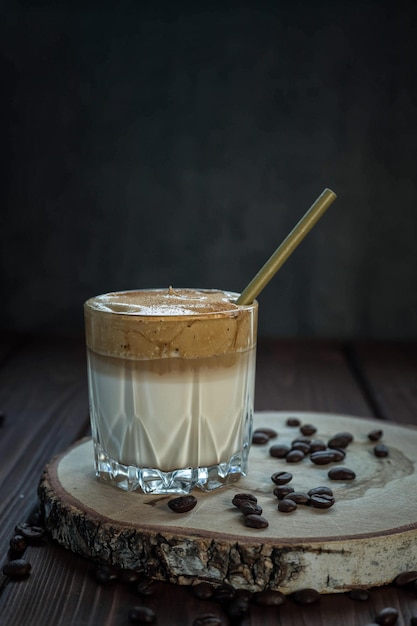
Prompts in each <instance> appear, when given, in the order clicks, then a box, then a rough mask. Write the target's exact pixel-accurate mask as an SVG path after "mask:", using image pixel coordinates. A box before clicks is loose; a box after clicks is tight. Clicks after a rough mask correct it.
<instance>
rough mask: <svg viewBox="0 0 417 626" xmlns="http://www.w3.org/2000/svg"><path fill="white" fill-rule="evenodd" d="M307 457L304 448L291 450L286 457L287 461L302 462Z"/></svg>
mask: <svg viewBox="0 0 417 626" xmlns="http://www.w3.org/2000/svg"><path fill="white" fill-rule="evenodd" d="M304 457H305V454H304V452H302V450H290V451H289V452H288V454H287V456H286V457H285V460H286V461H287V463H300V461H302V460H303V459H304Z"/></svg>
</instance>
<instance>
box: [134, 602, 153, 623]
mask: <svg viewBox="0 0 417 626" xmlns="http://www.w3.org/2000/svg"><path fill="white" fill-rule="evenodd" d="M129 621H130V622H131V623H132V624H155V622H156V613H155V611H153V610H152V609H150V608H149V607H147V606H135V607H133V609H130V611H129Z"/></svg>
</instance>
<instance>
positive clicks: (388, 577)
mask: <svg viewBox="0 0 417 626" xmlns="http://www.w3.org/2000/svg"><path fill="white" fill-rule="evenodd" d="M296 415H297V416H298V417H300V419H301V420H302V422H303V423H313V424H314V425H315V426H316V427H317V433H316V434H315V435H314V438H320V439H323V440H324V441H327V440H328V439H329V438H330V437H331V436H333V435H334V434H336V433H337V432H340V431H349V432H351V433H352V434H353V435H354V442H353V443H352V444H350V446H349V447H348V449H347V454H346V458H345V460H344V462H343V463H341V464H339V465H345V466H346V467H349V468H351V469H353V470H354V471H355V473H356V479H355V480H353V481H349V482H339V481H337V482H336V481H331V480H330V479H329V478H328V477H327V473H328V470H329V468H330V467H332V466H334V464H333V465H331V466H316V465H314V464H313V463H312V462H311V461H310V460H309V458H305V459H304V460H303V461H302V462H301V463H298V464H290V463H287V462H286V461H285V459H284V460H282V459H276V458H272V457H271V456H270V455H269V447H270V445H272V444H273V443H277V442H281V443H284V442H286V443H290V442H291V441H292V440H293V439H294V438H295V437H296V436H298V435H300V432H299V429H298V428H289V427H287V426H286V425H285V422H286V419H287V418H288V417H289V416H295V414H293V413H292V414H289V413H284V412H274V413H271V412H265V413H257V414H256V415H255V424H254V425H255V428H259V427H265V426H268V427H270V428H274V429H276V430H277V431H278V433H279V436H278V438H277V439H275V440H272V441H271V442H270V443H268V444H266V445H256V446H255V445H253V446H252V448H251V452H250V466H249V475H248V477H247V478H244V479H241V480H240V481H239V482H237V483H235V484H233V485H231V486H228V487H225V488H223V489H220V490H217V491H215V492H212V493H203V492H201V491H199V490H196V491H195V492H194V495H195V496H196V497H197V499H198V503H197V506H196V507H195V508H194V509H193V510H192V511H190V512H189V513H185V514H178V513H174V512H172V511H171V510H170V509H169V508H168V506H167V502H168V501H169V500H170V499H171V497H172V496H149V495H148V496H145V495H143V494H142V493H139V492H134V493H128V492H125V491H123V490H121V489H118V488H116V487H113V486H111V485H108V484H104V483H101V482H99V481H98V479H97V478H96V477H95V473H94V469H93V460H92V459H93V447H92V442H91V440H84V441H82V442H79V443H77V444H76V445H75V446H73V447H72V448H70V449H69V450H67V451H66V452H64V453H63V454H62V455H60V456H59V457H57V458H55V459H54V460H52V462H51V463H50V464H49V465H48V466H47V467H46V469H45V471H44V474H43V477H42V480H41V483H40V487H39V493H40V497H41V501H42V503H43V505H44V508H45V519H46V525H47V528H48V529H49V531H50V533H51V534H52V537H53V538H54V539H55V540H56V541H58V543H60V544H61V545H62V546H64V547H66V548H69V549H70V550H72V551H74V552H76V553H78V554H81V555H83V556H85V557H87V558H90V559H94V560H99V561H100V562H103V563H108V564H110V565H114V566H117V567H123V568H133V569H137V570H142V571H143V572H144V573H145V574H146V575H147V576H150V577H152V578H155V579H159V580H165V581H170V582H175V583H179V584H191V583H192V582H194V581H195V580H196V579H199V580H208V581H211V582H214V583H220V582H223V581H226V582H229V583H230V584H232V585H234V586H236V587H240V588H245V589H250V590H252V591H257V590H261V589H266V588H269V589H279V590H281V591H283V592H284V593H291V592H293V591H295V590H297V589H300V588H304V587H313V588H315V589H317V590H318V591H320V592H321V593H334V592H342V591H346V590H347V589H350V588H353V587H365V588H369V587H373V586H377V585H382V584H386V583H389V582H391V581H392V580H393V579H394V578H395V576H396V575H397V574H398V573H400V572H402V571H406V570H410V569H413V570H415V569H417V473H416V465H417V429H415V428H412V427H404V426H399V425H397V424H390V423H386V422H380V421H375V420H369V419H360V418H354V417H349V416H342V415H333V414H318V413H305V412H303V413H298V414H296ZM375 428H382V429H383V431H384V437H383V442H384V443H385V444H386V445H387V447H388V448H389V456H388V457H386V458H377V457H375V455H374V454H373V446H374V444H373V443H371V442H370V441H369V439H368V437H367V434H368V432H370V431H371V430H372V429H375ZM280 470H286V471H290V472H291V473H292V474H293V480H292V482H291V486H293V487H294V488H295V490H296V491H308V490H309V489H310V488H312V487H316V486H318V485H329V486H330V487H331V488H332V489H333V491H334V494H335V498H336V504H335V505H334V506H333V507H332V508H330V509H327V510H319V509H314V508H312V507H305V506H304V507H303V506H299V507H298V509H297V510H296V511H295V512H293V513H280V512H278V510H277V504H278V501H277V499H276V498H275V496H274V495H273V494H272V491H273V488H274V487H275V485H274V484H273V482H272V481H271V478H270V477H271V475H272V474H273V473H274V472H276V471H280ZM239 492H251V493H253V494H255V495H256V496H257V498H258V503H259V504H260V505H261V506H262V508H263V515H264V517H266V518H267V519H268V521H269V527H268V528H266V529H264V530H255V529H252V528H248V527H246V526H245V525H244V524H243V519H244V518H243V515H242V514H241V513H240V512H239V511H238V510H237V509H236V507H234V506H233V505H232V504H231V502H232V498H233V496H234V495H235V494H236V493H239Z"/></svg>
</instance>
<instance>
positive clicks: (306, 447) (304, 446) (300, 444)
mask: <svg viewBox="0 0 417 626" xmlns="http://www.w3.org/2000/svg"><path fill="white" fill-rule="evenodd" d="M292 449H293V450H301V452H303V454H304V456H305V455H306V454H308V453H309V452H310V444H309V443H306V442H305V441H294V443H293V444H292Z"/></svg>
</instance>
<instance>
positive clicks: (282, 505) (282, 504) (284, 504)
mask: <svg viewBox="0 0 417 626" xmlns="http://www.w3.org/2000/svg"><path fill="white" fill-rule="evenodd" d="M288 495H290V494H288ZM296 508H297V503H296V502H294V500H289V498H287V497H285V498H284V499H283V500H280V501H279V502H278V511H280V512H281V513H292V512H293V511H295V510H296Z"/></svg>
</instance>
